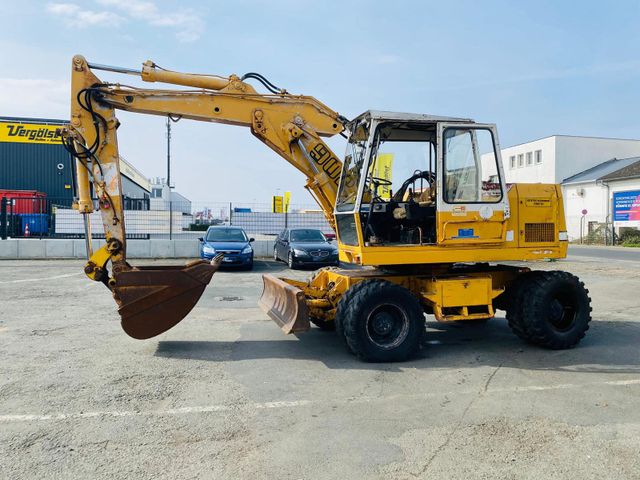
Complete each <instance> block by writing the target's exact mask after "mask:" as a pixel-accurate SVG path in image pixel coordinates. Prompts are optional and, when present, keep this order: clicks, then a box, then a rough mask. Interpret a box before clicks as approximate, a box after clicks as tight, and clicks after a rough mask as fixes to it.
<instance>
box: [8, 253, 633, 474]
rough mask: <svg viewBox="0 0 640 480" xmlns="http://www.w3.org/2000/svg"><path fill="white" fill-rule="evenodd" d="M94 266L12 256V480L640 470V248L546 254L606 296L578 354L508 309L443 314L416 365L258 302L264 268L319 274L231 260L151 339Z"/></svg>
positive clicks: (598, 300)
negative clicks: (381, 358)
mask: <svg viewBox="0 0 640 480" xmlns="http://www.w3.org/2000/svg"><path fill="white" fill-rule="evenodd" d="M147 263H148V262H147ZM172 263H176V262H172ZM178 263H179V262H178ZM82 264H83V262H81V261H3V262H0V302H1V307H0V345H1V348H0V478H3V479H5V478H6V479H22V478H25V479H33V478H38V479H78V478H114V479H125V478H127V479H130V478H136V479H147V478H149V479H151V478H154V479H155V478H167V479H195V478H203V479H263V478H264V479H275V478H277V479H335V478H341V479H343V478H358V479H360V478H367V479H368V478H372V479H389V478H391V479H415V478H421V479H426V478H430V479H431V478H447V479H476V478H478V479H479V478H482V479H516V478H517V479H536V480H537V479H541V478H542V479H574V478H579V479H609V478H611V479H627V478H640V457H639V455H638V451H640V351H639V348H638V345H639V343H640V321H639V314H640V296H639V295H638V292H639V291H640V263H635V262H631V261H620V260H615V259H605V260H603V259H598V258H595V257H576V256H573V255H572V256H571V257H570V258H569V260H568V261H563V262H553V263H542V264H539V265H538V267H540V268H542V269H564V270H568V271H571V272H573V273H575V274H576V275H579V276H580V277H581V279H582V280H583V281H584V282H585V283H586V284H587V286H588V288H589V290H590V292H591V296H592V299H593V322H592V327H591V329H590V331H589V332H588V334H587V337H586V338H585V339H584V340H583V342H582V343H581V344H580V345H579V346H578V347H577V348H575V349H572V350H565V351H548V350H542V349H539V348H537V347H533V346H529V345H526V344H524V343H522V342H521V341H520V340H518V339H517V338H516V337H515V336H514V335H513V334H512V333H511V332H510V331H509V328H508V326H507V325H506V322H505V321H504V319H503V318H502V317H503V315H502V312H499V315H498V317H497V318H496V319H494V320H492V321H490V322H489V323H487V324H486V325H481V326H462V325H458V324H438V323H434V322H431V321H430V320H432V319H431V318H428V320H429V323H428V335H427V342H426V344H425V345H424V348H423V349H422V350H421V351H420V354H419V355H418V357H417V358H415V359H413V360H411V361H408V362H404V363H399V364H365V363H361V362H359V361H358V360H356V359H355V358H354V357H352V356H351V355H350V354H349V353H348V352H347V351H346V350H345V348H344V347H343V345H342V344H341V343H340V342H339V341H338V338H337V337H336V335H335V333H330V332H323V331H320V330H319V329H316V328H314V329H312V330H311V331H310V332H307V333H305V334H301V335H300V336H299V337H295V336H284V335H283V334H282V333H281V331H280V330H279V329H278V328H277V326H276V325H275V324H274V323H272V322H271V321H270V320H269V319H268V318H267V317H266V315H264V314H263V313H262V312H261V311H260V310H259V309H258V308H257V307H256V301H257V298H258V296H259V295H260V292H261V280H260V274H261V273H264V272H270V273H277V274H281V275H290V276H294V277H296V278H306V277H308V276H309V275H310V272H309V271H302V272H299V271H296V272H289V271H288V270H286V268H285V267H284V265H283V264H275V263H273V262H269V261H266V262H265V261H258V262H257V264H256V269H255V271H254V272H251V273H249V272H235V271H225V272H218V273H216V274H215V275H214V277H213V280H212V283H211V285H210V286H209V287H208V288H207V290H206V291H205V293H204V295H203V298H202V299H201V301H200V302H199V304H198V305H197V306H196V307H195V308H194V310H193V311H192V313H191V314H190V315H189V316H188V317H187V319H185V320H184V321H183V322H182V323H181V324H179V325H178V326H177V327H175V328H174V329H172V330H171V331H169V332H167V333H165V334H163V335H161V336H159V337H156V338H154V339H151V340H146V341H137V340H133V339H131V338H129V337H127V336H126V335H125V334H124V333H123V332H122V330H121V329H120V325H119V317H118V315H117V312H116V308H115V304H114V302H113V300H112V299H111V296H110V294H109V293H108V292H107V290H106V289H105V287H104V286H102V285H101V284H97V283H92V282H90V281H89V280H87V279H86V278H85V277H84V275H83V274H82Z"/></svg>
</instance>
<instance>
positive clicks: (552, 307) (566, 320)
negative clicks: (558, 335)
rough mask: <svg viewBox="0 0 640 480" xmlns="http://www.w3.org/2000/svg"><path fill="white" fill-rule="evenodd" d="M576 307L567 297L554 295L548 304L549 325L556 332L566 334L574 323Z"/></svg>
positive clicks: (576, 314) (576, 312)
mask: <svg viewBox="0 0 640 480" xmlns="http://www.w3.org/2000/svg"><path fill="white" fill-rule="evenodd" d="M577 316H578V306H577V305H576V302H575V301H574V300H573V299H572V298H571V297H570V296H568V295H555V296H554V297H553V298H552V299H551V302H549V323H550V324H551V326H552V327H553V328H554V329H556V330H557V331H558V332H566V331H567V330H570V329H571V327H573V325H574V324H575V323H576V318H577Z"/></svg>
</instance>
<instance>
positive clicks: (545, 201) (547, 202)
mask: <svg viewBox="0 0 640 480" xmlns="http://www.w3.org/2000/svg"><path fill="white" fill-rule="evenodd" d="M524 203H525V205H526V206H527V207H550V206H551V199H550V198H527V199H526V200H525V202H524Z"/></svg>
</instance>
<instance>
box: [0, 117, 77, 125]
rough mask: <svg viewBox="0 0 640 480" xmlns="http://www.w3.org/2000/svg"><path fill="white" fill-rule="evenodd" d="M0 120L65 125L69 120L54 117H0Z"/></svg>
mask: <svg viewBox="0 0 640 480" xmlns="http://www.w3.org/2000/svg"><path fill="white" fill-rule="evenodd" d="M0 122H11V123H44V124H51V125H65V124H67V123H69V120H57V119H55V118H27V117H0Z"/></svg>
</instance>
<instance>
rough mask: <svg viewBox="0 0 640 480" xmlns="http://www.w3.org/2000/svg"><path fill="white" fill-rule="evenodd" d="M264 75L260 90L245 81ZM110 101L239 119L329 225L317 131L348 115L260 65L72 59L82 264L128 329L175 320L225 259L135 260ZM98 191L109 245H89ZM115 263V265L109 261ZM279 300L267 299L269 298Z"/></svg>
mask: <svg viewBox="0 0 640 480" xmlns="http://www.w3.org/2000/svg"><path fill="white" fill-rule="evenodd" d="M93 70H103V71H110V72H113V73H120V74H127V75H134V76H137V77H139V78H140V79H142V80H143V81H145V82H162V83H166V84H172V85H180V86H183V87H190V88H191V89H188V90H185V89H142V88H135V87H128V86H122V85H120V84H112V83H104V82H102V81H101V80H100V79H99V78H98V77H97V76H96V75H95V74H94V72H93ZM248 79H253V80H257V81H258V82H260V83H262V84H263V85H264V86H265V87H266V88H267V89H268V90H269V92H270V93H268V94H264V93H258V92H257V91H256V90H255V89H254V88H253V87H252V86H251V85H250V84H248V83H246V82H245V81H244V80H248ZM116 110H127V111H130V112H136V113H145V114H151V115H162V116H168V117H170V118H172V119H173V120H176V121H177V120H178V119H183V118H184V119H193V120H199V121H207V122H216V123H226V124H231V125H238V126H244V127H248V128H250V129H251V132H252V133H253V135H254V136H256V137H257V138H258V139H259V140H261V141H262V142H263V143H265V144H266V145H267V146H269V147H270V148H271V149H272V150H274V151H275V152H276V153H278V154H279V155H280V156H281V157H283V158H284V159H285V160H286V161H288V162H289V163H290V164H292V165H293V166H294V167H295V168H297V169H298V170H299V171H301V172H302V173H303V174H304V175H305V176H306V177H307V183H306V188H307V189H308V190H309V192H310V193H311V194H312V196H313V197H314V198H315V200H316V201H317V202H318V204H319V206H320V208H321V209H322V211H323V212H324V214H325V216H326V218H327V220H328V221H329V222H330V224H331V225H332V226H333V225H334V219H333V206H334V204H335V200H336V195H337V189H338V180H339V177H340V173H341V171H342V162H341V161H340V160H338V158H337V157H336V155H334V154H333V152H332V151H331V149H330V148H329V147H328V146H327V145H326V143H325V142H324V141H323V140H322V137H328V136H332V135H336V134H339V133H341V132H342V131H343V130H344V129H345V123H346V119H344V118H343V117H341V116H340V115H339V114H337V113H336V112H334V111H333V110H331V109H330V108H328V107H327V106H326V105H324V104H323V103H321V102H319V101H318V100H316V99H315V98H313V97H308V96H303V95H292V94H289V93H288V92H286V90H283V89H278V88H277V87H275V86H274V85H273V84H271V83H270V82H269V81H268V80H266V79H265V78H264V77H262V76H261V75H259V74H256V73H249V74H246V75H244V77H242V78H240V77H238V76H236V75H230V76H229V77H220V76H216V75H198V74H189V73H179V72H173V71H168V70H165V69H162V68H160V67H158V66H157V65H155V64H154V63H153V62H150V61H148V62H145V63H144V64H143V67H142V69H141V70H132V69H127V68H120V67H109V66H105V65H98V64H91V63H89V62H87V61H86V59H85V58H83V57H82V56H79V55H78V56H75V57H74V58H73V61H72V75H71V122H70V125H69V126H68V127H67V128H65V129H64V130H63V132H62V139H63V142H64V145H65V147H66V148H67V149H68V150H69V152H70V153H71V154H72V155H73V157H74V158H75V161H76V196H77V208H78V211H79V212H80V213H81V214H82V215H83V216H84V223H85V234H86V235H85V237H86V240H87V256H88V258H89V261H88V263H87V264H86V266H85V273H86V274H87V276H88V277H89V278H91V279H92V280H95V281H101V282H103V283H104V284H105V285H106V286H107V287H108V288H109V289H110V290H111V292H112V294H113V297H114V299H115V301H116V303H117V304H118V307H119V309H118V312H119V314H120V316H121V323H122V327H123V329H124V330H125V332H126V333H127V334H129V335H130V336H132V337H134V338H140V339H142V338H150V337H153V336H155V335H158V334H160V333H162V332H164V331H166V330H168V329H170V328H171V327H173V326H174V325H176V324H177V323H178V322H180V321H181V320H182V319H183V318H184V317H185V316H186V315H187V314H188V313H189V312H190V311H191V309H192V308H193V306H194V305H195V304H196V303H197V301H198V299H199V298H200V296H201V295H202V293H203V291H204V289H205V288H206V286H207V284H208V283H209V282H210V280H211V278H212V276H213V274H214V273H215V272H216V270H217V269H218V267H219V265H220V262H221V260H222V259H221V258H220V257H217V258H214V259H213V260H212V261H211V263H209V262H206V261H201V260H197V261H194V262H190V263H188V264H187V265H185V266H184V267H173V266H172V267H134V266H131V265H130V264H129V263H128V262H127V258H126V230H125V218H124V208H123V201H122V187H121V180H120V156H119V152H118V142H117V135H116V130H117V128H118V126H119V125H120V123H119V121H118V119H117V117H116V115H115V111H116ZM94 199H96V200H97V202H95V203H97V208H98V209H99V211H100V213H101V217H102V223H103V226H104V235H105V239H106V243H105V245H104V246H103V247H102V248H100V249H98V250H96V251H93V248H92V232H91V224H90V222H89V214H90V213H91V212H93V211H94V209H95V208H96V206H95V205H94ZM109 262H111V272H109V270H108V267H107V264H108V263H109ZM276 302H277V299H276V298H275V297H274V298H273V303H274V304H275V303H276Z"/></svg>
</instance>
